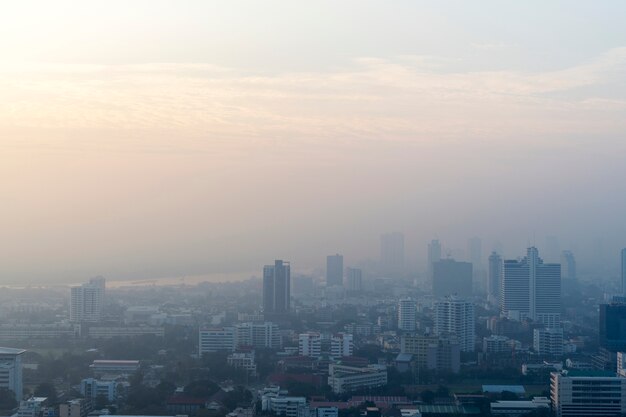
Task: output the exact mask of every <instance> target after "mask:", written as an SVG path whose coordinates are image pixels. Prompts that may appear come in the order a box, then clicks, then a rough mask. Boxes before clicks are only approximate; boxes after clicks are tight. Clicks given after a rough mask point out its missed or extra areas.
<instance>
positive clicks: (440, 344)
mask: <svg viewBox="0 0 626 417" xmlns="http://www.w3.org/2000/svg"><path fill="white" fill-rule="evenodd" d="M400 352H401V353H404V354H411V355H413V357H414V359H415V365H416V366H417V368H422V369H433V370H438V371H449V372H453V373H458V372H459V370H460V368H461V349H460V346H459V342H458V340H457V339H456V338H455V337H439V336H435V335H418V334H405V335H403V336H402V338H401V339H400Z"/></svg>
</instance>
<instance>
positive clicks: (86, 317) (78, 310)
mask: <svg viewBox="0 0 626 417" xmlns="http://www.w3.org/2000/svg"><path fill="white" fill-rule="evenodd" d="M102 288H103V287H102V286H101V285H100V283H95V284H92V283H88V284H83V285H81V286H78V287H72V288H71V289H70V294H71V295H70V321H72V322H75V323H79V322H92V323H93V322H98V321H100V318H101V315H102V298H103V296H104V291H103V289H102Z"/></svg>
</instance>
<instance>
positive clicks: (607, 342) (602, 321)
mask: <svg viewBox="0 0 626 417" xmlns="http://www.w3.org/2000/svg"><path fill="white" fill-rule="evenodd" d="M599 336H600V346H601V347H603V348H605V349H607V350H608V351H610V352H618V351H626V303H611V304H601V305H600V317H599Z"/></svg>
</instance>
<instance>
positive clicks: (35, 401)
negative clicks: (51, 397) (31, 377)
mask: <svg viewBox="0 0 626 417" xmlns="http://www.w3.org/2000/svg"><path fill="white" fill-rule="evenodd" d="M47 400H48V399H47V398H46V397H31V398H29V399H28V400H22V401H20V406H19V408H18V409H17V415H16V417H43V414H44V408H45V406H44V404H45V403H46V401H47Z"/></svg>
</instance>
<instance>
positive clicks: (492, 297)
mask: <svg viewBox="0 0 626 417" xmlns="http://www.w3.org/2000/svg"><path fill="white" fill-rule="evenodd" d="M502 274H503V266H502V258H501V257H500V255H498V254H497V253H496V252H491V255H489V275H488V278H487V299H488V301H489V303H491V304H492V305H496V306H497V305H500V291H501V286H502Z"/></svg>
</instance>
